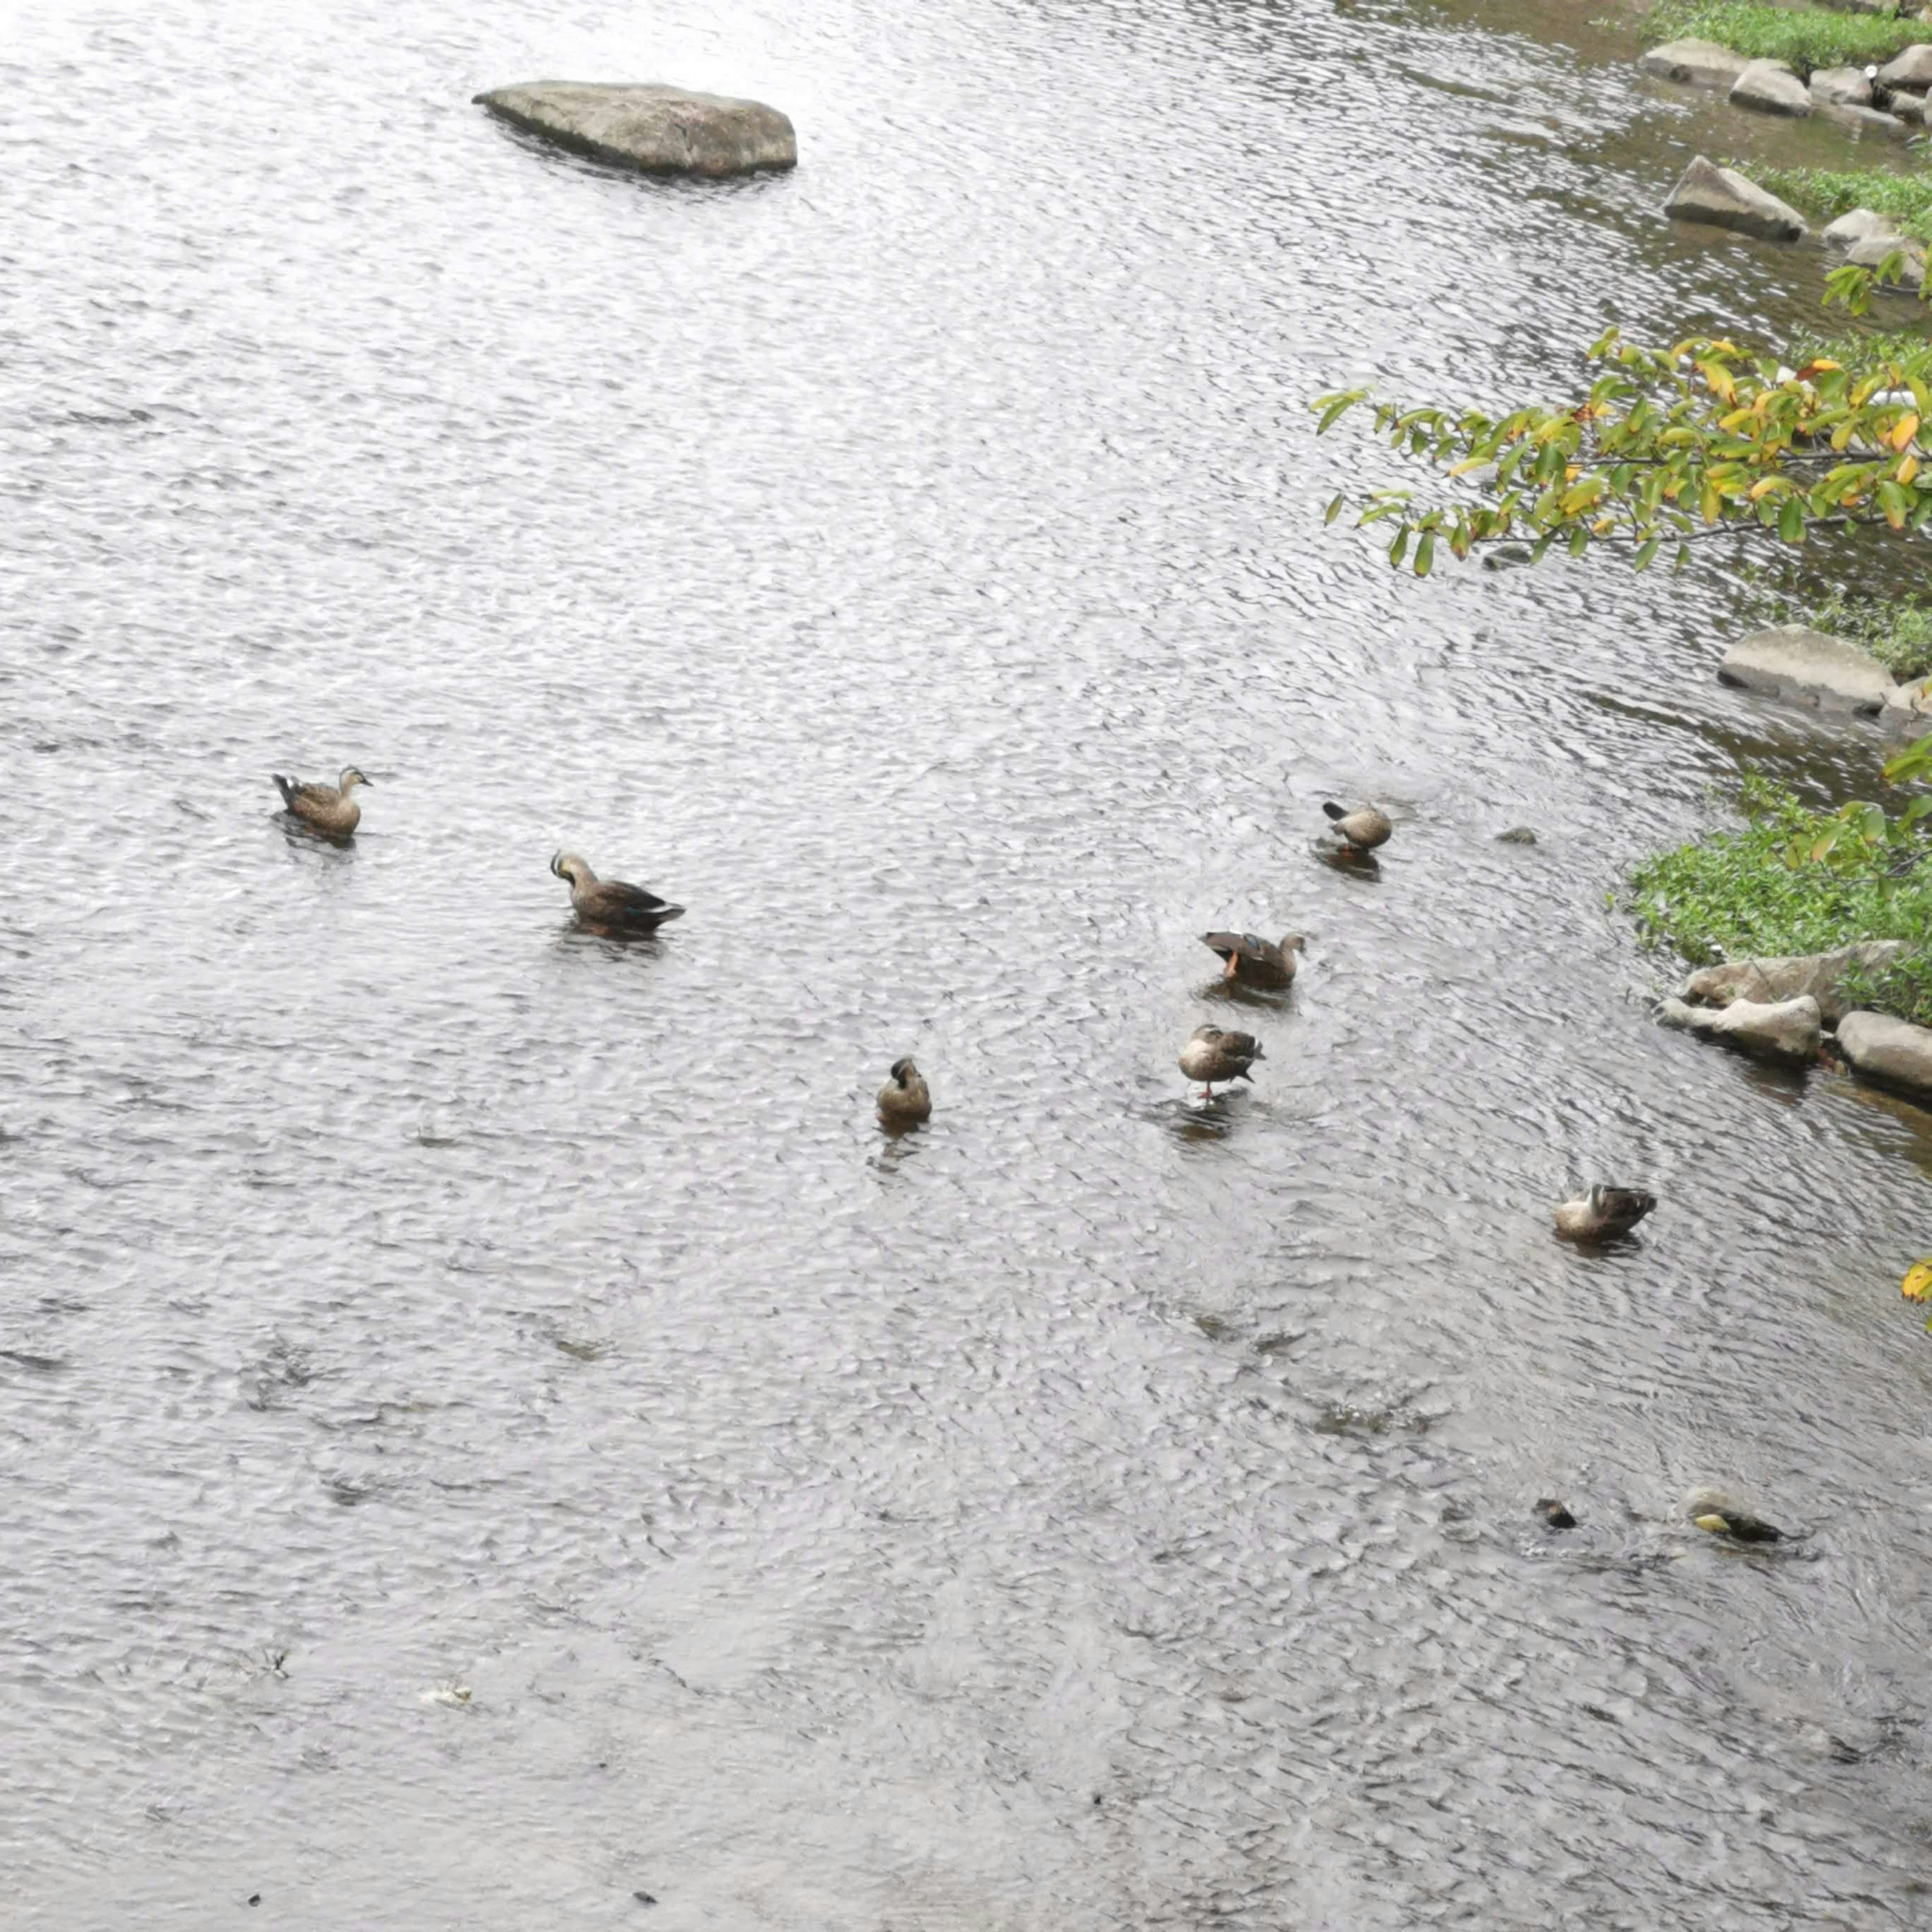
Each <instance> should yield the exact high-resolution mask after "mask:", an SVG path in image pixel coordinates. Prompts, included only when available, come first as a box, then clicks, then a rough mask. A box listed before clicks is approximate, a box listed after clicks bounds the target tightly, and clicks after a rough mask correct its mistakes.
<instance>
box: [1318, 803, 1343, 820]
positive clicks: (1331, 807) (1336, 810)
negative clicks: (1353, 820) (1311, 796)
mask: <svg viewBox="0 0 1932 1932" xmlns="http://www.w3.org/2000/svg"><path fill="white" fill-rule="evenodd" d="M1322 811H1324V812H1325V813H1326V814H1328V817H1331V818H1346V817H1348V815H1349V811H1348V808H1347V807H1346V805H1337V803H1336V802H1334V799H1330V800H1328V802H1327V803H1326V804H1325V805H1323V806H1322Z"/></svg>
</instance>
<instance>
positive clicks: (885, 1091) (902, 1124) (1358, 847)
mask: <svg viewBox="0 0 1932 1932" xmlns="http://www.w3.org/2000/svg"><path fill="white" fill-rule="evenodd" d="M271 775H272V777H273V778H274V779H275V786H276V789H277V790H279V791H280V792H281V795H282V802H283V804H284V805H285V806H286V807H287V809H288V811H289V813H290V816H291V817H294V818H296V819H298V820H300V821H301V823H303V824H304V825H305V826H308V827H309V828H310V829H311V830H313V831H315V832H320V833H321V834H322V835H323V836H324V837H326V838H337V839H346V838H350V837H351V836H352V835H353V834H354V832H355V830H356V826H358V825H359V824H360V823H362V807H361V806H360V805H358V804H357V803H356V799H355V797H354V793H355V792H356V788H357V787H359V786H361V785H366V784H368V782H369V781H368V778H367V777H365V775H364V774H363V773H362V772H360V771H359V770H358V769H356V766H353V765H350V766H345V767H344V770H343V772H342V774H341V777H340V778H338V780H337V781H336V782H335V784H332V785H330V784H308V783H305V781H303V780H302V779H300V778H284V776H283V775H282V774H281V772H274V773H272V774H271ZM1322 811H1323V812H1324V814H1325V815H1326V816H1327V817H1328V821H1329V823H1330V824H1331V826H1332V827H1333V828H1334V832H1335V834H1336V835H1337V837H1338V838H1340V841H1341V847H1342V850H1343V851H1344V852H1345V853H1346V854H1347V855H1348V856H1349V857H1351V858H1352V859H1358V860H1360V859H1370V857H1371V855H1372V854H1373V853H1374V852H1375V851H1376V850H1377V849H1378V847H1381V846H1383V845H1385V844H1388V841H1389V838H1390V835H1391V833H1392V832H1394V829H1395V827H1394V825H1393V824H1392V823H1391V822H1390V820H1389V817H1388V813H1386V812H1385V811H1382V808H1380V807H1379V806H1378V805H1352V806H1350V805H1336V804H1334V803H1329V804H1325V805H1323V806H1322ZM550 871H551V872H552V873H553V874H554V875H555V876H556V877H558V878H559V879H561V880H563V881H564V883H565V884H566V885H568V886H569V888H570V903H571V909H572V910H573V911H574V913H576V915H577V922H578V923H579V924H580V925H581V926H584V927H586V929H589V931H591V932H597V933H600V934H602V935H605V936H606V937H608V938H628V937H636V936H639V935H643V934H646V933H651V932H655V931H656V930H657V929H658V927H659V926H665V925H668V924H669V923H670V921H671V920H673V919H681V918H682V916H684V908H683V907H682V906H681V905H673V904H671V903H670V901H669V900H667V899H663V898H659V897H658V895H657V894H656V893H655V892H647V891H646V889H644V888H643V886H634V885H630V884H628V883H625V880H622V879H600V878H599V877H598V876H597V874H595V872H593V871H592V870H591V869H590V867H589V865H588V864H587V863H586V862H585V861H584V860H583V859H580V857H578V856H577V854H576V853H574V852H559V853H557V854H556V856H554V857H553V859H551V860H550ZM1201 943H1202V945H1204V946H1205V947H1208V949H1209V950H1211V952H1213V953H1214V954H1215V955H1216V956H1217V957H1218V958H1219V959H1220V961H1221V962H1222V974H1221V977H1222V978H1223V980H1226V981H1228V982H1229V983H1232V984H1235V985H1238V986H1254V987H1260V988H1263V989H1268V990H1271V991H1276V992H1279V991H1280V989H1282V988H1283V987H1286V986H1291V985H1292V984H1293V983H1294V980H1295V968H1296V966H1297V965H1298V963H1299V958H1300V956H1301V954H1302V953H1304V952H1305V951H1306V950H1307V944H1306V942H1305V941H1304V940H1303V938H1301V935H1300V934H1298V933H1289V934H1287V935H1284V936H1283V938H1282V939H1281V940H1280V942H1279V943H1277V942H1276V941H1273V940H1268V939H1262V938H1259V937H1258V936H1257V935H1255V934H1254V933H1252V932H1204V933H1203V934H1202V935H1201ZM1266 1058H1268V1055H1266V1053H1265V1052H1263V1050H1262V1043H1261V1042H1260V1041H1259V1040H1257V1039H1256V1037H1254V1035H1253V1034H1251V1033H1239V1032H1236V1031H1233V1030H1232V1029H1230V1028H1222V1027H1217V1026H1198V1027H1196V1028H1195V1029H1194V1031H1193V1032H1192V1033H1191V1034H1189V1035H1188V1037H1187V1041H1186V1043H1185V1044H1184V1045H1183V1046H1182V1047H1181V1062H1180V1064H1181V1072H1182V1073H1184V1075H1185V1076H1187V1079H1190V1081H1193V1080H1198V1081H1199V1082H1201V1085H1202V1096H1203V1097H1204V1098H1205V1099H1206V1100H1213V1098H1214V1088H1215V1084H1216V1083H1217V1082H1220V1083H1221V1084H1222V1085H1227V1084H1228V1083H1229V1082H1232V1081H1235V1080H1246V1081H1248V1082H1250V1083H1252V1082H1253V1075H1252V1074H1251V1073H1250V1072H1249V1069H1250V1067H1253V1064H1255V1062H1256V1061H1258V1060H1265V1059H1266ZM877 1106H878V1112H879V1118H880V1121H881V1123H882V1124H883V1125H884V1126H885V1127H887V1128H888V1129H889V1130H892V1131H893V1132H895V1133H900V1132H904V1130H907V1129H909V1128H912V1127H919V1126H920V1125H921V1124H923V1123H924V1122H925V1121H928V1120H929V1119H930V1118H932V1090H931V1089H930V1088H929V1087H928V1086H927V1085H926V1076H924V1075H923V1074H922V1073H920V1072H919V1069H918V1067H916V1066H915V1065H914V1064H913V1062H912V1061H911V1060H910V1059H909V1058H907V1059H901V1060H895V1061H893V1062H892V1070H891V1072H890V1073H889V1075H888V1076H887V1078H886V1084H885V1085H883V1087H881V1088H880V1089H879V1092H878V1100H877ZM1656 1205H1657V1197H1656V1196H1655V1195H1654V1194H1652V1193H1647V1192H1646V1190H1643V1188H1640V1187H1592V1189H1591V1190H1589V1193H1586V1194H1583V1195H1580V1196H1578V1197H1577V1199H1575V1200H1574V1201H1566V1202H1564V1203H1563V1204H1562V1206H1560V1207H1559V1208H1558V1209H1557V1210H1556V1232H1557V1233H1558V1234H1559V1235H1562V1237H1563V1238H1565V1240H1566V1241H1581V1242H1596V1241H1612V1240H1615V1239H1616V1238H1619V1237H1620V1236H1622V1235H1628V1233H1629V1232H1631V1229H1634V1227H1635V1226H1637V1223H1639V1222H1640V1221H1641V1220H1643V1217H1645V1216H1646V1214H1649V1212H1650V1211H1651V1210H1652V1208H1655V1206H1656Z"/></svg>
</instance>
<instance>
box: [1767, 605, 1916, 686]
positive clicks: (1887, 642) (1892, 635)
mask: <svg viewBox="0 0 1932 1932" xmlns="http://www.w3.org/2000/svg"><path fill="white" fill-rule="evenodd" d="M1796 616H1797V618H1798V619H1799V620H1800V621H1802V622H1805V623H1807V624H1809V625H1811V627H1812V628H1813V629H1814V630H1818V631H1829V632H1830V633H1831V634H1832V636H1833V637H1849V639H1850V640H1852V643H1855V644H1862V645H1864V647H1865V649H1867V650H1868V651H1870V652H1871V654H1872V655H1873V657H1875V658H1877V659H1878V661H1879V663H1880V664H1883V665H1884V666H1885V669H1886V670H1888V671H1890V672H1891V674H1892V676H1894V677H1895V678H1898V679H1901V680H1903V679H1906V678H1914V677H1924V676H1928V675H1932V606H1927V604H1924V603H1922V602H1921V601H1920V600H1919V599H1918V598H1917V597H1915V596H1908V597H1854V596H1849V595H1846V593H1845V592H1843V591H1841V590H1835V591H1833V592H1832V593H1831V594H1830V595H1829V596H1827V597H1825V598H1822V599H1821V600H1820V601H1819V602H1817V603H1816V604H1813V605H1811V607H1810V608H1809V609H1808V610H1802V611H1799V612H1798V613H1796Z"/></svg>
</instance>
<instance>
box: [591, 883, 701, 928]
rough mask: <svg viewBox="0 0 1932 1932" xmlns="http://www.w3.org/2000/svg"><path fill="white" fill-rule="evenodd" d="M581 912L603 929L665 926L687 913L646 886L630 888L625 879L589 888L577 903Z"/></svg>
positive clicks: (597, 884)
mask: <svg viewBox="0 0 1932 1932" xmlns="http://www.w3.org/2000/svg"><path fill="white" fill-rule="evenodd" d="M683 910H684V908H683V907H682V906H681V905H673V904H671V903H670V901H669V900H668V899H661V898H658V895H657V894H656V893H655V892H646V891H645V889H643V886H631V885H626V884H625V882H624V881H623V880H622V879H603V880H599V881H598V883H596V884H595V885H594V886H590V887H589V888H588V889H586V891H585V892H583V894H582V895H580V897H579V898H578V899H577V911H578V912H579V913H580V914H581V915H582V916H583V917H584V918H586V919H589V920H590V921H592V922H593V923H594V924H596V925H599V926H662V925H663V924H664V923H665V922H666V921H667V920H669V919H676V918H678V917H679V916H680V915H681V914H682V913H683Z"/></svg>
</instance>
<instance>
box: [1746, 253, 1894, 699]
mask: <svg viewBox="0 0 1932 1932" xmlns="http://www.w3.org/2000/svg"><path fill="white" fill-rule="evenodd" d="M1861 246H1866V247H1869V246H1870V243H1869V242H1867V243H1864V244H1861ZM1849 259H1851V260H1856V259H1857V251H1855V250H1854V251H1852V256H1851V257H1850V258H1849ZM1718 677H1719V679H1721V681H1722V682H1724V683H1726V684H1735V685H1742V686H1743V687H1744V688H1745V690H1747V691H1762V692H1763V694H1765V695H1766V697H1782V698H1785V699H1787V700H1790V702H1792V703H1796V704H1807V705H1809V706H1811V707H1812V708H1813V709H1814V710H1823V711H1858V712H1864V713H1865V714H1866V715H1868V716H1870V717H1876V716H1877V715H1878V713H1879V712H1880V711H1881V710H1882V709H1884V706H1885V699H1886V697H1888V695H1889V694H1890V693H1891V688H1892V682H1893V679H1892V675H1891V672H1890V671H1888V670H1886V669H1885V666H1884V665H1883V664H1880V663H1879V661H1878V659H1877V658H1875V657H1873V655H1872V654H1871V652H1870V651H1868V650H1867V649H1864V646H1862V645H1859V644H1855V643H1852V642H1851V641H1850V640H1849V639H1847V638H1844V637H1832V636H1830V635H1829V634H1828V633H1826V632H1825V631H1814V630H1813V629H1812V628H1811V627H1810V626H1809V625H1805V624H1778V625H1774V626H1773V627H1772V628H1771V629H1770V630H1769V631H1754V632H1753V633H1752V634H1751V636H1749V637H1740V638H1739V640H1738V641H1737V642H1736V643H1734V644H1733V646H1731V647H1730V649H1729V650H1727V652H1725V653H1724V662H1723V663H1722V664H1720V665H1719V666H1718Z"/></svg>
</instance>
